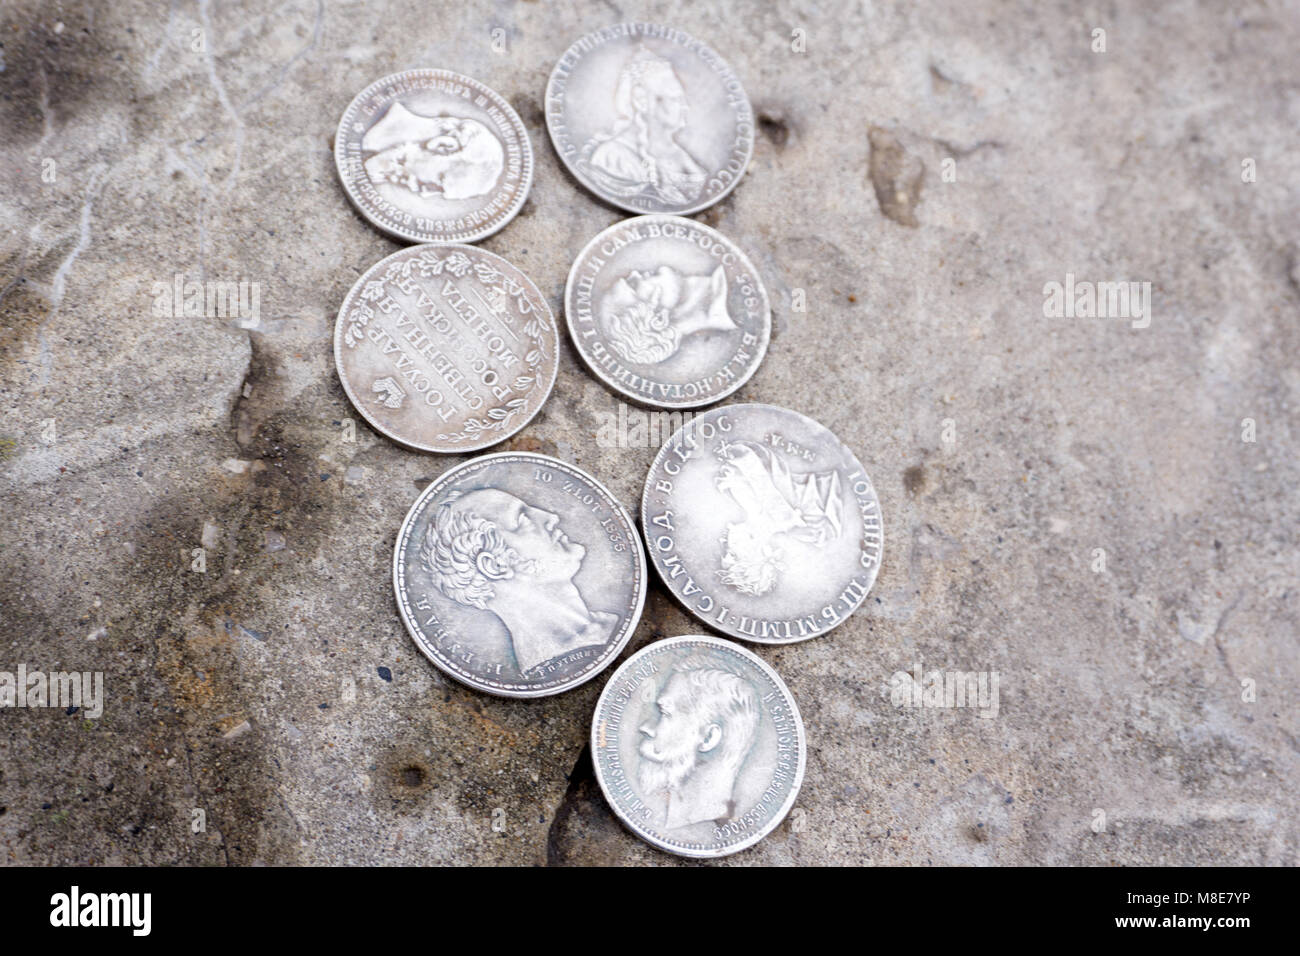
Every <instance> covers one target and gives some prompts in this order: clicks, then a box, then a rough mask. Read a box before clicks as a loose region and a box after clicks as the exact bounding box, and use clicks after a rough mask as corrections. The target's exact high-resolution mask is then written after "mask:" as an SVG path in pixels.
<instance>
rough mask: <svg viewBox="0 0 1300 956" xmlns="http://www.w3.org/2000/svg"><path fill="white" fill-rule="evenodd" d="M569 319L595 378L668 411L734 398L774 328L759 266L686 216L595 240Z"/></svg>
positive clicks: (574, 272)
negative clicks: (729, 397) (729, 396)
mask: <svg viewBox="0 0 1300 956" xmlns="http://www.w3.org/2000/svg"><path fill="white" fill-rule="evenodd" d="M564 313H565V320H566V321H567V322H568V325H569V334H570V335H571V336H572V337H573V344H574V345H575V346H576V347H577V349H578V354H579V355H581V356H582V358H583V361H585V362H586V363H587V365H588V367H590V369H591V370H592V372H594V373H595V374H596V376H597V377H599V378H600V379H601V380H602V381H604V382H605V384H607V385H609V386H610V387H611V388H613V389H615V390H616V391H618V392H620V393H622V394H623V395H626V396H627V397H628V398H630V399H632V400H633V401H636V402H640V403H641V404H643V405H655V406H658V407H660V408H696V407H699V406H700V405H709V404H712V403H713V402H716V401H718V400H720V399H722V398H725V397H726V396H728V395H730V394H731V393H732V392H734V391H735V390H736V389H738V388H740V386H742V385H744V384H745V382H747V381H748V380H749V378H750V376H752V375H753V374H754V372H755V371H757V369H758V365H759V363H760V362H762V361H763V356H764V354H766V352H767V343H768V339H769V338H770V336H771V331H772V313H771V308H770V307H769V304H768V299H767V291H766V290H765V289H764V288H763V282H762V280H761V279H759V277H758V270H757V269H755V268H754V264H753V263H752V262H750V261H749V258H748V257H747V256H746V255H745V254H744V253H743V252H741V251H740V249H739V248H737V246H736V244H735V243H733V242H732V241H731V240H730V239H728V238H727V237H726V236H724V235H722V234H721V233H720V232H718V231H717V230H716V229H710V228H709V227H708V226H706V225H704V224H703V223H698V222H695V221H694V220H693V219H682V218H681V217H679V216H637V217H635V218H633V219H625V220H623V221H622V222H617V223H615V224H614V225H612V226H610V227H609V228H608V229H606V230H605V231H604V232H602V233H600V234H599V235H598V236H596V238H595V239H592V240H591V242H589V243H587V247H586V248H585V249H583V250H582V252H581V253H579V255H578V258H577V260H576V261H575V262H574V263H573V268H572V269H571V270H570V271H569V282H568V286H567V287H566V289H565V293H564Z"/></svg>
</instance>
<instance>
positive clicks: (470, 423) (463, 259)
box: [343, 249, 546, 444]
mask: <svg viewBox="0 0 1300 956" xmlns="http://www.w3.org/2000/svg"><path fill="white" fill-rule="evenodd" d="M444 273H446V274H449V275H451V276H454V277H455V278H458V279H463V278H465V277H466V276H469V275H470V274H471V273H472V274H473V277H474V278H475V279H477V280H478V281H479V282H480V283H482V284H483V285H484V286H486V287H487V289H488V291H489V293H490V295H491V301H492V302H493V303H494V304H495V303H497V302H504V301H505V300H506V299H509V300H511V301H513V303H514V305H515V308H516V309H517V310H518V312H519V314H520V315H522V316H524V317H528V321H527V322H526V323H525V324H524V327H523V334H524V336H525V337H526V338H527V339H528V340H529V341H530V343H531V344H532V346H533V347H532V348H531V349H529V351H528V352H527V353H525V355H524V366H525V368H524V371H523V372H522V373H521V374H520V375H518V376H516V378H515V379H514V381H513V382H512V383H511V388H512V389H513V390H514V391H516V392H521V391H523V390H524V389H526V388H528V387H529V386H531V385H532V384H533V382H535V381H537V379H538V377H539V374H540V368H541V365H542V362H543V361H544V360H545V359H546V336H545V329H544V326H543V324H542V319H541V315H540V313H539V312H538V310H537V309H536V308H534V306H533V303H532V301H530V299H529V298H528V290H527V289H525V288H524V286H523V285H522V284H521V283H519V282H517V281H516V280H515V279H513V278H511V277H510V276H508V275H506V274H505V273H503V272H502V271H501V270H499V269H497V268H496V267H494V266H493V265H492V264H491V263H488V262H476V261H474V260H472V259H471V258H470V257H469V256H467V255H466V254H465V253H463V252H461V251H460V250H453V251H451V252H443V251H441V250H438V249H422V250H420V252H419V254H418V255H415V256H412V257H408V258H404V259H402V260H401V261H400V262H395V263H393V264H392V265H390V266H389V267H388V268H387V269H386V270H385V271H384V274H383V275H382V276H379V277H378V278H375V279H371V280H370V281H369V282H367V283H366V284H365V285H364V286H362V288H361V294H360V296H359V297H358V301H357V303H356V304H355V305H354V306H353V308H352V310H351V312H349V313H348V327H347V329H346V330H345V331H344V334H343V341H344V343H345V344H346V345H347V346H348V348H356V347H357V346H359V345H360V344H361V343H362V341H363V340H364V339H365V337H366V327H367V326H368V325H369V324H370V322H371V320H372V319H374V317H375V303H377V302H379V301H380V300H381V299H382V298H383V297H384V295H385V294H386V290H387V287H388V283H389V282H392V281H394V280H396V279H399V278H400V279H410V278H412V277H413V276H418V277H419V278H421V279H431V278H433V277H435V276H440V275H443V274H444ZM503 311H504V310H503ZM527 405H528V400H527V399H526V398H512V399H511V400H510V401H508V402H506V403H505V404H504V405H501V406H498V407H496V408H490V409H488V410H487V411H486V412H485V413H484V417H479V418H471V419H468V420H467V421H466V422H465V424H464V426H463V427H462V428H461V430H460V431H459V432H452V433H447V434H442V435H438V436H437V440H438V441H442V442H448V443H451V444H457V443H460V442H466V441H469V440H471V439H473V438H475V437H477V436H480V435H485V434H488V433H491V432H505V431H506V430H508V429H509V427H510V423H511V421H513V420H514V418H515V417H516V416H517V415H518V414H519V413H520V412H521V411H523V409H524V408H525V407H526V406H527Z"/></svg>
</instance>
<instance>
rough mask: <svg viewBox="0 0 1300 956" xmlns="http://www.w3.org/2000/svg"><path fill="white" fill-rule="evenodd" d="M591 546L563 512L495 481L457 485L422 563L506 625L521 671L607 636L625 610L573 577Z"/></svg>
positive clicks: (453, 591) (432, 529)
mask: <svg viewBox="0 0 1300 956" xmlns="http://www.w3.org/2000/svg"><path fill="white" fill-rule="evenodd" d="M586 553H587V549H586V548H584V547H583V546H582V545H581V544H578V543H577V542H576V541H570V540H569V538H568V537H567V536H566V535H565V534H564V532H563V531H562V530H561V528H560V519H559V517H558V516H557V515H554V514H552V513H551V512H549V511H543V510H542V509H540V508H535V507H533V506H532V505H530V504H528V503H527V502H526V501H523V500H521V499H519V498H516V497H515V496H514V495H512V494H510V493H509V492H506V491H501V490H499V489H496V488H483V489H478V490H475V491H469V492H452V493H450V494H449V495H448V496H447V500H446V502H445V503H443V504H442V505H441V506H440V507H439V508H438V510H437V511H436V512H435V513H434V515H433V518H432V520H431V521H430V523H429V528H428V530H427V531H426V532H425V538H424V544H423V546H422V547H421V549H420V563H421V566H422V567H423V569H424V571H425V573H426V574H428V576H429V580H430V582H431V583H432V584H433V586H434V587H435V588H437V589H438V591H439V592H440V593H441V594H443V595H444V596H445V597H447V598H449V599H451V600H452V601H455V602H456V603H457V604H461V605H463V606H465V607H474V608H479V609H480V610H484V611H491V612H492V613H493V614H495V615H496V616H497V617H498V618H500V619H501V622H502V623H503V624H504V625H505V627H506V630H507V631H508V632H509V634H510V642H511V645H512V646H513V648H514V654H515V660H516V662H517V663H518V665H519V670H520V672H521V673H527V672H529V671H531V670H532V669H533V668H535V667H537V666H539V665H541V664H545V663H546V662H547V661H549V660H552V659H553V658H556V657H559V656H560V655H562V654H566V653H568V652H570V651H574V650H577V649H579V648H583V647H590V646H592V645H603V644H605V643H606V642H607V641H608V640H609V639H610V637H611V635H612V634H613V633H614V631H615V629H616V628H617V627H618V623H619V616H618V615H617V614H610V613H607V612H605V611H599V610H593V609H591V608H589V607H588V606H587V602H586V601H585V600H584V599H583V596H582V593H581V592H580V591H579V590H578V587H577V585H576V584H575V583H574V580H573V579H574V576H575V575H577V573H578V570H579V568H581V567H582V559H583V558H584V557H585V556H586Z"/></svg>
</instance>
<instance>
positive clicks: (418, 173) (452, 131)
mask: <svg viewBox="0 0 1300 956" xmlns="http://www.w3.org/2000/svg"><path fill="white" fill-rule="evenodd" d="M361 149H362V150H363V151H364V152H367V153H373V154H374V155H373V156H371V157H370V158H369V159H367V160H366V161H365V169H366V174H367V175H368V176H369V177H370V179H371V181H372V182H374V183H376V184H378V183H388V184H390V185H393V186H399V187H401V188H402V189H406V190H408V191H410V192H412V193H415V194H416V195H417V196H419V197H420V198H422V199H430V198H434V197H443V198H445V199H472V198H473V197H475V196H482V195H484V194H486V193H489V192H491V191H492V188H493V186H495V185H496V181H497V179H498V178H499V177H500V176H501V170H502V169H503V168H504V167H505V150H504V149H503V148H502V146H501V141H500V140H498V139H497V138H496V136H494V135H493V134H492V131H491V130H489V129H488V128H487V127H486V126H484V125H483V124H482V123H480V122H478V121H477V120H472V119H463V118H461V117H457V116H421V115H420V114H418V113H413V112H411V111H410V110H408V109H407V108H406V107H405V106H403V105H402V104H401V103H394V104H393V105H392V106H390V107H389V108H388V110H387V112H385V113H384V115H383V116H381V117H380V118H379V120H378V122H376V123H375V125H374V126H372V127H370V129H369V130H367V131H366V135H365V136H364V137H363V138H362V140H361Z"/></svg>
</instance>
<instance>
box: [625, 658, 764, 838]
mask: <svg viewBox="0 0 1300 956" xmlns="http://www.w3.org/2000/svg"><path fill="white" fill-rule="evenodd" d="M655 703H656V706H657V707H658V710H659V716H658V719H657V720H655V721H653V722H647V723H646V724H645V725H644V726H642V727H641V733H642V734H644V735H645V739H644V740H643V741H641V745H640V747H639V748H638V750H637V752H638V754H639V755H640V758H641V759H640V763H639V765H638V768H637V782H638V784H639V785H640V788H641V791H642V796H643V798H644V799H645V800H646V801H647V803H648V804H650V806H651V807H652V808H653V809H657V810H658V812H659V815H660V817H659V822H660V823H661V824H662V825H663V826H664V827H665V828H666V829H669V830H672V829H675V828H677V827H684V826H689V825H691V824H693V823H703V822H705V821H710V820H711V821H716V822H718V823H725V822H726V821H727V820H730V819H732V818H733V817H734V816H735V815H736V801H735V796H734V791H735V787H736V778H737V777H738V776H739V775H740V768H741V767H742V766H743V765H744V763H745V758H746V757H748V756H749V751H750V749H751V748H752V747H753V745H754V737H755V734H756V733H757V732H758V722H759V714H760V709H759V699H758V693H757V691H755V690H754V688H753V687H752V686H751V685H750V683H749V682H748V681H747V680H745V679H744V678H743V677H740V676H738V675H737V674H734V673H732V672H731V671H729V670H726V669H724V668H722V667H719V666H718V665H717V663H715V662H714V661H713V660H712V659H710V658H709V657H707V656H697V655H693V656H691V657H688V658H686V659H685V660H682V661H680V662H679V663H678V664H677V665H676V666H675V667H674V668H673V673H672V675H671V676H670V677H669V678H668V680H667V682H666V683H665V684H664V685H663V688H662V689H661V690H660V692H659V696H658V698H657V699H656V701H655Z"/></svg>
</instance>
